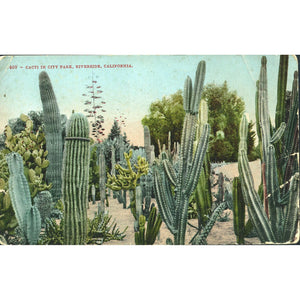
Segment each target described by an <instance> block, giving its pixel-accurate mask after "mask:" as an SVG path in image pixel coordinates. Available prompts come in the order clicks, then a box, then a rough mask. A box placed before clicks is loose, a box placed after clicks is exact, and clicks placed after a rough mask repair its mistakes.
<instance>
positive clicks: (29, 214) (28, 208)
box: [6, 152, 41, 245]
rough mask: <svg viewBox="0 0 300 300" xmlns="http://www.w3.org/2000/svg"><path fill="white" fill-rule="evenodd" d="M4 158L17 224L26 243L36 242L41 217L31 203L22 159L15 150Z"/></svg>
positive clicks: (39, 230) (32, 243)
mask: <svg viewBox="0 0 300 300" xmlns="http://www.w3.org/2000/svg"><path fill="white" fill-rule="evenodd" d="M6 159H7V164H8V168H9V173H10V176H9V194H10V199H11V202H12V205H13V208H14V211H15V215H16V218H17V220H18V224H19V226H20V228H21V231H22V233H23V235H24V237H25V239H26V241H27V243H29V244H31V245H34V244H37V241H38V239H39V235H40V232H41V217H40V213H39V210H38V208H37V207H36V206H33V205H32V203H31V197H30V190H29V185H28V182H27V180H26V177H25V175H24V167H23V159H22V157H21V155H20V154H18V153H16V152H12V153H10V154H8V155H7V156H6Z"/></svg>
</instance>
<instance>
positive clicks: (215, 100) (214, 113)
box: [142, 81, 257, 162]
mask: <svg viewBox="0 0 300 300" xmlns="http://www.w3.org/2000/svg"><path fill="white" fill-rule="evenodd" d="M201 98H202V99H206V100H207V102H208V109H209V119H208V123H209V124H210V126H211V128H212V129H211V141H210V146H209V153H210V158H211V161H230V162H231V161H237V156H238V155H237V154H238V142H239V137H238V135H237V134H236V132H238V127H239V123H240V120H241V116H242V113H243V112H244V109H245V104H244V102H243V100H242V98H241V97H239V96H238V95H237V93H236V92H235V91H230V90H229V88H228V85H227V82H226V81H225V82H224V83H223V85H216V84H207V85H206V86H204V89H203V93H202V96H201ZM182 103H183V98H182V92H181V91H178V92H177V93H175V94H173V95H171V96H170V97H163V98H162V100H157V101H155V102H153V103H151V105H150V113H149V114H148V115H146V116H145V117H144V118H143V119H142V124H143V125H144V126H145V125H147V126H148V127H149V129H150V134H151V142H152V144H154V145H155V154H156V156H157V155H158V154H159V151H158V149H159V146H158V140H159V141H160V144H161V145H162V144H167V141H168V132H169V131H170V132H171V136H172V141H171V144H172V145H173V143H174V142H178V141H180V138H181V131H182V127H183V119H184V110H183V107H182ZM252 124H253V123H252ZM252 124H250V125H249V135H248V138H249V144H248V145H249V149H248V154H249V159H250V160H252V159H256V158H257V155H255V152H254V137H255V133H254V130H253V125H252Z"/></svg>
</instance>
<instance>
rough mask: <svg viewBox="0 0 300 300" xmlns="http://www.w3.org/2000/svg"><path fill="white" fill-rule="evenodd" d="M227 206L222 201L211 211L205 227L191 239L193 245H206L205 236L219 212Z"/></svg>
mask: <svg viewBox="0 0 300 300" xmlns="http://www.w3.org/2000/svg"><path fill="white" fill-rule="evenodd" d="M227 207H228V203H227V202H222V203H221V204H220V205H219V206H218V207H217V208H216V209H215V210H214V212H213V213H212V215H211V216H210V218H209V220H208V222H207V223H206V225H205V227H204V228H203V230H202V231H201V233H200V232H199V233H198V234H197V235H196V236H195V237H194V238H193V239H192V241H191V243H192V244H193V245H206V244H207V242H206V238H207V236H208V234H209V233H210V231H211V230H212V228H213V226H214V224H215V222H216V221H217V219H218V217H219V216H220V214H221V213H222V212H223V211H224V210H225V209H226V208H227Z"/></svg>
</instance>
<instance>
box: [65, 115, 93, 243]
mask: <svg viewBox="0 0 300 300" xmlns="http://www.w3.org/2000/svg"><path fill="white" fill-rule="evenodd" d="M89 159H90V139H89V123H88V120H87V118H86V117H85V116H84V115H83V114H80V113H73V114H72V116H71V118H70V120H69V122H68V126H67V132H66V138H65V146H64V157H63V172H62V181H63V184H62V196H63V198H62V199H63V203H64V244H66V245H81V244H84V243H85V240H86V234H87V201H88V180H89Z"/></svg>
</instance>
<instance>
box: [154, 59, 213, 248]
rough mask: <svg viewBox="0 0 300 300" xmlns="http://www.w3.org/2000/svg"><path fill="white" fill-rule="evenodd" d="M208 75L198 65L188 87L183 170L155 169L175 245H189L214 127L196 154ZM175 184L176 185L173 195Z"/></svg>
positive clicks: (164, 164) (158, 195) (161, 203)
mask: <svg viewBox="0 0 300 300" xmlns="http://www.w3.org/2000/svg"><path fill="white" fill-rule="evenodd" d="M204 76H205V62H204V61H201V62H200V63H199V65H198V68H197V71H196V77H195V86H194V88H193V87H192V80H191V78H190V77H189V76H188V77H187V79H186V81H185V86H184V98H183V108H184V110H185V112H186V115H185V118H184V124H183V130H182V137H181V151H180V156H179V171H178V174H177V175H176V173H175V170H174V169H173V166H172V164H170V163H168V162H169V161H168V160H167V159H163V161H162V165H161V166H156V167H155V168H154V188H155V194H156V201H157V203H158V208H159V212H160V214H161V216H162V219H163V221H164V222H165V223H166V225H167V227H168V229H169V230H170V231H171V233H172V234H173V235H174V243H175V244H177V245H181V244H184V243H185V232H186V225H187V217H188V205H189V198H190V196H191V194H192V192H193V191H194V190H195V188H196V186H197V184H198V180H199V176H200V172H201V169H202V163H203V160H204V157H205V154H206V150H207V147H208V139H209V132H210V126H209V124H205V125H204V127H203V132H202V135H201V138H200V140H199V142H198V145H197V148H196V151H195V153H193V142H194V139H195V133H196V124H197V114H198V111H199V103H200V99H201V91H202V88H203V83H204ZM172 185H174V186H175V189H174V191H175V195H173V191H172Z"/></svg>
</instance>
